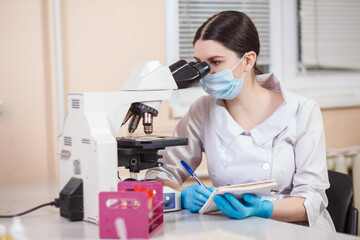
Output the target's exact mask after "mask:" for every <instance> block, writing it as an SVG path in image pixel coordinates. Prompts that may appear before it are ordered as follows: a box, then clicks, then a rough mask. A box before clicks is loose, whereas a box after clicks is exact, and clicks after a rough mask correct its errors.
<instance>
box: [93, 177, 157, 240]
mask: <svg viewBox="0 0 360 240" xmlns="http://www.w3.org/2000/svg"><path fill="white" fill-rule="evenodd" d="M136 186H141V188H142V189H153V190H154V206H153V208H152V209H150V210H149V207H148V206H149V205H148V196H147V194H146V193H145V192H135V191H132V190H133V189H134V188H135V187H136ZM99 211H100V212H99V228H100V231H99V232H100V238H107V239H119V236H118V233H117V230H116V226H115V221H116V219H118V218H122V219H123V221H124V223H125V226H126V232H127V238H129V239H130V238H150V237H151V236H152V235H154V234H155V232H157V231H158V230H159V229H161V227H162V225H163V222H164V218H163V184H162V183H161V182H145V181H123V182H119V183H118V192H101V193H100V194H99Z"/></svg>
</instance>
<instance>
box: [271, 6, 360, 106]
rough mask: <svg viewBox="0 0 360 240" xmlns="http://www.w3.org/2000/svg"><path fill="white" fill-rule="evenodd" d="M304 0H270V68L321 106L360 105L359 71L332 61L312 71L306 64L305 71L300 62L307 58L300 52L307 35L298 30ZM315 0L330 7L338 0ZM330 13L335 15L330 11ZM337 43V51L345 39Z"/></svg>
mask: <svg viewBox="0 0 360 240" xmlns="http://www.w3.org/2000/svg"><path fill="white" fill-rule="evenodd" d="M301 1H305V0H271V1H270V8H271V10H270V12H271V14H270V16H271V17H270V18H271V44H270V46H271V61H270V62H271V65H270V66H271V71H272V72H274V73H275V74H276V75H277V76H278V77H279V78H280V79H281V80H282V81H283V82H284V83H285V85H286V86H287V88H288V89H290V90H291V91H293V92H294V93H296V94H299V95H303V96H306V97H309V98H311V99H314V100H315V101H316V102H317V103H318V104H319V105H320V107H321V108H334V107H353V106H360V91H359V90H360V72H359V71H354V70H347V71H344V70H341V69H338V68H334V67H333V66H330V65H328V66H329V67H328V68H323V69H317V68H318V67H319V66H320V65H318V66H316V65H315V66H316V67H315V68H313V69H311V68H309V69H310V70H312V71H308V70H309V69H306V68H305V70H306V71H304V68H303V66H302V63H303V62H301V61H302V60H304V59H303V58H304V55H303V56H301V55H300V54H299V53H300V51H299V47H301V45H300V41H301V40H300V39H301V38H302V39H304V37H305V36H304V35H302V36H300V34H301V33H300V34H299V31H298V30H299V28H298V27H299V19H300V18H299V16H300V15H301V14H303V13H302V12H299V6H300V8H301V4H304V3H305V2H303V3H302V2H301ZM306 1H308V0H306ZM316 2H325V5H326V6H327V7H329V5H331V4H330V3H334V2H335V1H334V0H331V1H330V0H329V1H322V0H317V1H316ZM344 2H345V3H346V2H348V1H342V2H341V4H343V3H344ZM354 2H356V1H351V3H350V2H349V3H348V4H350V5H352V4H354ZM356 5H358V4H354V6H356ZM303 6H304V5H303ZM328 15H329V16H330V17H331V16H333V14H331V13H330V14H328ZM300 24H301V23H300ZM359 26H360V25H359V24H357V23H356V24H355V23H354V24H353V25H352V28H359ZM338 28H339V27H336V28H335V29H338ZM333 34H337V33H333ZM348 40H349V39H348ZM335 43H336V42H335ZM337 44H338V46H336V47H332V48H334V52H335V49H341V48H342V46H343V45H344V44H343V42H338V43H337ZM302 47H304V45H303V46H302ZM300 50H301V48H300ZM303 50H304V49H302V51H301V52H303ZM328 51H331V50H328ZM336 51H337V50H336ZM344 56H345V57H346V58H347V59H349V57H351V55H350V54H344ZM331 57H332V58H335V59H336V58H337V57H338V56H336V54H334V56H331ZM339 59H340V58H339ZM305 66H306V65H305ZM313 66H314V65H313ZM330 67H331V68H330Z"/></svg>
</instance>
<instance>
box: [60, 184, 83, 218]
mask: <svg viewBox="0 0 360 240" xmlns="http://www.w3.org/2000/svg"><path fill="white" fill-rule="evenodd" d="M60 215H61V216H62V217H65V218H67V219H69V220H70V221H81V220H83V218H84V200H83V181H82V179H80V178H75V177H72V178H71V179H70V180H69V181H68V182H67V184H66V185H65V186H64V188H63V189H62V190H61V192H60Z"/></svg>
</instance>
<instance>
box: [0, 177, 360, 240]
mask: <svg viewBox="0 0 360 240" xmlns="http://www.w3.org/2000/svg"><path fill="white" fill-rule="evenodd" d="M57 195H58V190H57V185H56V183H33V184H21V185H4V186H0V215H7V214H14V213H18V212H22V211H24V210H27V209H30V208H32V207H35V206H37V205H40V204H42V203H46V202H50V201H52V200H53V199H54V198H55V197H57ZM9 210H11V212H10V211H9ZM21 220H22V223H23V225H24V227H25V230H26V236H27V237H28V238H29V239H31V240H35V239H36V240H42V239H46V240H47V239H54V240H56V239H99V229H98V226H97V225H95V224H91V223H87V222H69V221H68V220H67V219H65V218H62V217H60V216H59V211H58V209H56V208H54V207H45V208H42V209H39V210H36V211H34V212H32V213H29V214H27V215H24V216H22V217H21ZM11 222H12V220H11V219H3V218H0V224H4V225H5V226H6V227H7V228H9V227H10V225H11ZM217 228H219V229H221V230H223V231H225V232H230V233H232V234H239V235H242V236H248V237H253V238H254V239H259V240H260V239H261V240H271V239H277V240H282V239H286V240H288V239H316V240H322V239H324V240H325V239H326V240H335V239H339V240H340V239H342V240H347V239H358V240H359V239H360V238H359V237H354V236H350V235H345V234H339V233H332V232H327V231H322V230H318V229H312V228H308V227H304V226H298V225H295V224H289V223H284V222H278V221H273V220H270V219H262V218H256V217H251V218H247V219H244V220H233V219H230V218H228V217H226V216H224V215H201V214H197V213H190V212H189V211H187V210H182V211H179V212H171V213H165V214H164V226H163V228H162V229H161V230H160V231H159V232H157V233H156V234H155V236H154V237H153V238H151V239H170V238H171V237H177V238H176V239H178V238H181V239H189V235H190V234H193V233H200V232H205V233H206V232H208V233H209V232H210V233H211V232H212V231H215V230H216V229H217ZM217 239H220V238H217Z"/></svg>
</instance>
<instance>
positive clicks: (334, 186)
mask: <svg viewBox="0 0 360 240" xmlns="http://www.w3.org/2000/svg"><path fill="white" fill-rule="evenodd" d="M328 173H329V181H330V188H329V189H327V190H326V195H327V197H328V201H329V205H328V207H327V210H328V211H329V213H330V216H331V218H332V220H333V222H334V225H335V228H336V231H337V232H342V233H348V234H353V235H357V231H358V225H357V224H358V211H357V209H356V208H354V207H353V203H352V200H353V199H352V198H353V189H352V180H351V178H350V176H349V175H347V174H343V173H339V172H335V171H328Z"/></svg>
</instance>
